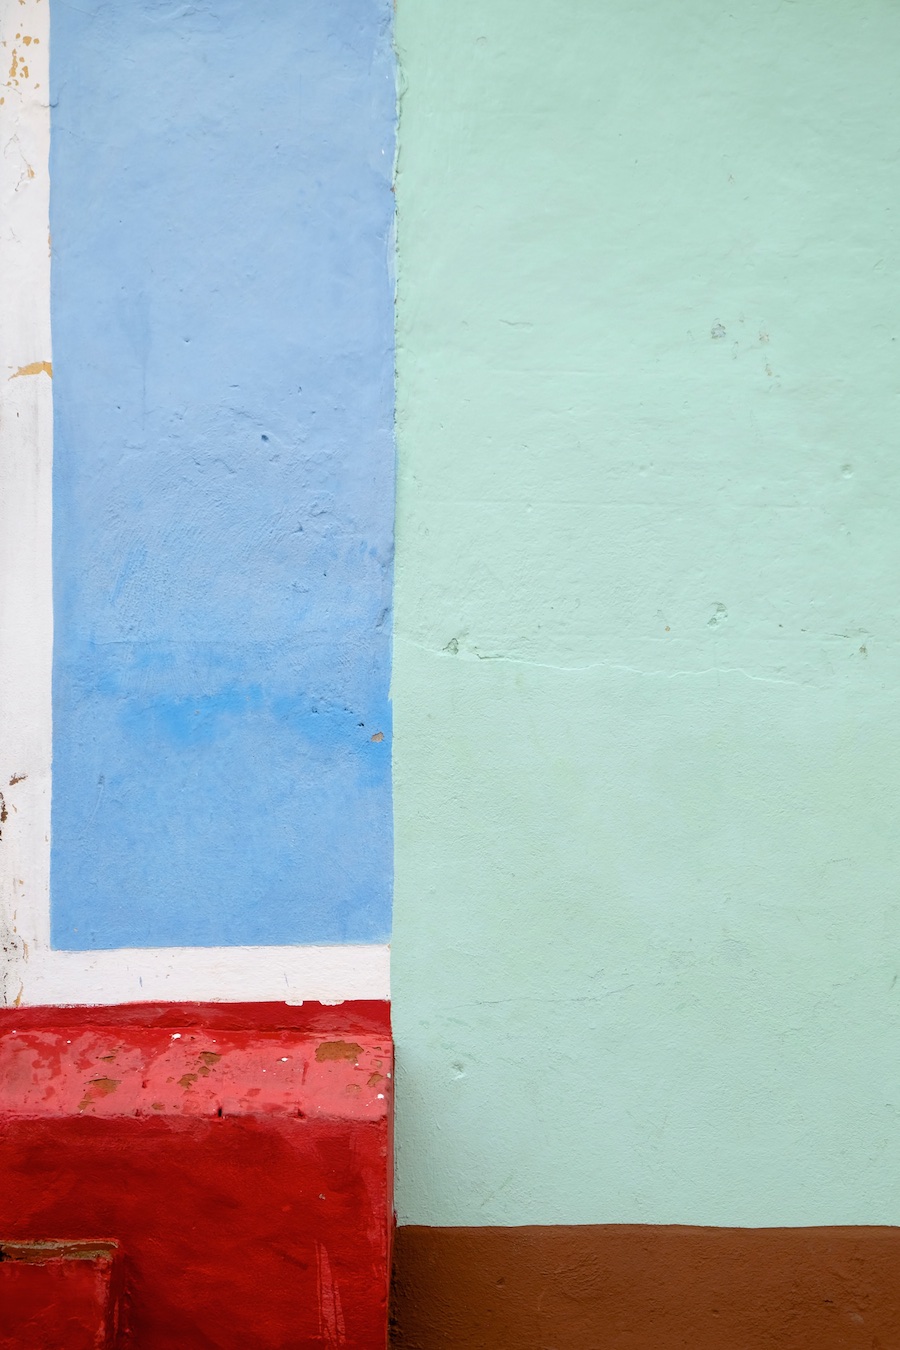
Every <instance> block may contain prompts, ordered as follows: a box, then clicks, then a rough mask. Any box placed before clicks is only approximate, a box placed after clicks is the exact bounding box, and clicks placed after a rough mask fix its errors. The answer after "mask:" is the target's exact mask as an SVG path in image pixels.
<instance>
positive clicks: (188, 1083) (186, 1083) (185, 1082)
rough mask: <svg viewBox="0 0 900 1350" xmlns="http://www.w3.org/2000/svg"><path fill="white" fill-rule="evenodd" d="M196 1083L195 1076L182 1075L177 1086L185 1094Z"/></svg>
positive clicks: (189, 1074) (192, 1074)
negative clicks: (182, 1089)
mask: <svg viewBox="0 0 900 1350" xmlns="http://www.w3.org/2000/svg"><path fill="white" fill-rule="evenodd" d="M196 1081H197V1074H195V1073H183V1074H182V1075H181V1077H180V1078H179V1080H178V1086H179V1087H182V1088H184V1090H185V1092H187V1090H188V1088H192V1087H193V1086H194V1084H195V1083H196Z"/></svg>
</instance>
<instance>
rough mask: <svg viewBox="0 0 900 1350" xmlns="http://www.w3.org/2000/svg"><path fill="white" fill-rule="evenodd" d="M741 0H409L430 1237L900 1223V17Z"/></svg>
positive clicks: (412, 1001)
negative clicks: (476, 1226) (517, 1226)
mask: <svg viewBox="0 0 900 1350" xmlns="http://www.w3.org/2000/svg"><path fill="white" fill-rule="evenodd" d="M733 10H734V12H733V13H730V12H728V8H727V7H723V6H722V5H721V4H720V3H718V0H687V2H686V3H682V4H679V5H672V4H670V3H666V2H665V0H644V2H643V3H637V4H633V5H627V6H622V5H617V4H613V3H611V0H567V3H565V4H562V5H557V6H547V5H545V4H537V3H534V2H533V0H457V2H456V3H454V4H449V5H448V4H444V3H438V0H414V2H413V0H406V3H403V0H401V3H400V5H399V7H398V19H397V34H398V43H399V49H400V55H401V60H402V69H403V94H402V105H401V106H402V116H401V150H400V160H399V176H398V202H399V230H400V232H399V239H400V271H399V310H398V325H399V327H398V380H399V405H398V419H399V473H400V478H399V506H398V521H397V531H398V553H397V573H396V605H397V615H396V645H395V664H394V689H393V693H394V707H395V716H396V723H395V726H396V744H395V768H396V780H395V781H396V802H395V806H396V831H397V835H396V908H395V940H394V957H393V983H394V1000H395V1002H394V1015H395V1025H396V1035H397V1044H398V1054H399V1063H400V1076H399V1080H398V1090H399V1102H398V1112H399V1117H398V1127H399V1143H398V1149H399V1170H398V1179H397V1180H398V1206H399V1212H400V1217H401V1220H402V1221H404V1222H420V1223H438V1224H453V1223H459V1224H472V1223H480V1222H483V1223H486V1224H487V1223H500V1224H502V1223H524V1222H539V1223H549V1222H601V1221H632V1222H634V1221H646V1222H690V1223H709V1224H763V1225H767V1224H803V1223H834V1222H847V1223H858V1222H862V1223H879V1222H887V1223H897V1222H900V1179H898V1177H897V1173H896V1168H894V1167H893V1161H892V1160H893V1157H894V1154H895V1153H896V1150H897V1147H898V1145H900V1129H898V1115H900V1057H898V1053H897V1045H898V1043H900V1040H898V1037H900V1017H898V1009H900V979H898V974H900V882H898V879H900V835H898V828H897V800H898V778H900V772H898V765H900V732H898V719H897V714H896V693H895V691H896V688H897V684H898V677H900V660H898V650H897V636H898V632H900V627H898V617H900V616H898V586H897V578H898V576H900V530H898V526H897V521H898V506H900V501H898V498H900V455H898V435H900V418H898V410H900V403H898V393H900V374H898V371H900V352H898V342H897V338H898V332H900V322H898V273H900V249H898V244H900V238H898V224H900V190H898V182H900V179H898V172H900V164H898V158H900V142H898V138H897V127H898V126H900V81H898V80H897V77H896V59H895V57H896V52H897V51H898V50H900V10H897V8H896V6H894V5H893V4H888V3H878V2H877V0H857V2H856V3H850V2H849V0H848V2H847V3H834V4H830V5H824V6H823V5H821V4H817V3H813V0H800V2H799V3H792V4H788V3H775V2H774V0H772V2H771V3H769V2H767V3H763V0H747V2H746V3H743V4H741V5H739V6H734V7H733Z"/></svg>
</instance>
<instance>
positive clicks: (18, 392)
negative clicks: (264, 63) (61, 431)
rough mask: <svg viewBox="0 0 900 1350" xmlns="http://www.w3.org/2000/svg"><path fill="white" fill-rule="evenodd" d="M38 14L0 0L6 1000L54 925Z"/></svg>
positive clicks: (33, 4) (43, 87) (0, 755)
mask: <svg viewBox="0 0 900 1350" xmlns="http://www.w3.org/2000/svg"><path fill="white" fill-rule="evenodd" d="M47 10H48V5H47V3H46V0H25V3H24V4H20V3H19V0H0V39H2V41H3V44H4V45H3V46H2V47H0V53H2V65H0V72H2V73H0V98H2V99H3V103H2V105H0V297H2V302H0V588H2V589H0V792H2V793H3V796H4V802H5V813H6V820H5V821H4V822H3V823H2V825H0V829H2V839H0V938H2V944H3V947H4V949H5V951H4V960H3V962H2V965H0V1000H2V999H3V998H4V997H5V999H6V1000H8V1001H10V1002H11V1001H14V1000H15V999H16V998H17V997H20V996H21V994H22V992H23V987H24V984H25V982H26V978H27V977H26V974H25V966H26V964H27V963H26V960H25V955H26V951H27V953H28V958H29V960H30V959H31V958H33V957H34V956H36V955H37V952H38V951H39V949H41V948H46V947H48V946H49V929H50V922H49V919H50V910H49V877H50V753H51V743H50V726H51V721H50V718H51V711H50V671H51V660H52V653H53V605H52V576H51V568H50V557H51V552H50V550H51V539H50V508H51V499H50V494H51V479H50V469H51V462H52V451H53V404H52V395H51V388H52V385H51V378H50V374H49V370H48V369H47V368H45V365H44V363H48V366H49V362H50V359H51V353H50V246H49V245H50V241H49V231H50V213H49V208H50V180H49V169H48V163H47V158H48V153H49V149H50V107H49V102H48V98H49V92H50V91H49V83H48V80H49V75H48V72H49V62H48V45H49V44H48V38H49V28H50V23H49V15H48V12H47ZM17 34H18V35H19V36H18V37H17V36H16V35H17ZM26 37H28V38H30V39H31V41H30V42H28V43H26V42H25V41H24V39H25V38H26ZM3 813H4V812H3V811H0V815H2V814H3Z"/></svg>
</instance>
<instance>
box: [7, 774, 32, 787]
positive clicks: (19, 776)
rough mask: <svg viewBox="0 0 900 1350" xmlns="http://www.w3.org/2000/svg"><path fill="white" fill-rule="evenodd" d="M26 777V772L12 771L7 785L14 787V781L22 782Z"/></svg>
mask: <svg viewBox="0 0 900 1350" xmlns="http://www.w3.org/2000/svg"><path fill="white" fill-rule="evenodd" d="M27 777H28V774H27V773H14V774H13V776H12V778H11V779H10V780H9V786H10V787H15V786H16V783H24V782H25V779H26V778H27Z"/></svg>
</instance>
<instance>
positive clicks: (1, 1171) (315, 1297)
mask: <svg viewBox="0 0 900 1350" xmlns="http://www.w3.org/2000/svg"><path fill="white" fill-rule="evenodd" d="M392 1088H393V1059H392V1045H391V1034H390V1016H389V1008H388V1005H387V1004H383V1003H369V1002H366V1003H363V1002H354V1003H343V1004H341V1005H339V1006H337V1007H325V1006H323V1005H320V1004H304V1005H303V1006H301V1007H297V1008H292V1007H287V1006H285V1005H282V1004H243V1005H233V1004H231V1005H229V1004H203V1005H201V1004H194V1005H183V1004H179V1005H148V1004H140V1005H133V1006H128V1007H117V1008H31V1009H9V1010H3V1011H2V1012H0V1236H2V1237H3V1238H4V1239H5V1240H6V1245H7V1248H8V1249H9V1250H12V1249H13V1246H12V1244H16V1243H18V1244H23V1243H35V1242H46V1241H48V1240H55V1241H57V1242H62V1241H64V1242H68V1243H70V1244H71V1243H75V1244H77V1243H78V1242H82V1243H83V1242H94V1244H95V1246H96V1238H97V1235H98V1234H102V1235H103V1237H104V1239H106V1240H107V1241H108V1242H110V1243H117V1244H118V1248H119V1250H120V1252H121V1268H122V1279H123V1293H122V1300H121V1317H122V1326H121V1329H120V1331H119V1336H118V1340H117V1341H116V1342H115V1343H116V1344H117V1345H121V1346H125V1347H133V1350H144V1348H145V1350H158V1347H160V1346H164V1345H165V1346H173V1347H174V1346H178V1347H179V1350H195V1348H196V1350H200V1347H204V1350H208V1347H210V1346H216V1347H219V1348H220V1350H238V1347H240V1348H241V1350H246V1347H247V1346H251V1345H252V1346H253V1347H254V1350H285V1347H291V1348H292V1350H306V1347H309V1348H310V1350H312V1348H313V1347H316V1348H321V1350H326V1348H327V1350H333V1347H340V1346H351V1347H354V1350H376V1348H377V1350H384V1347H385V1344H386V1339H387V1298H388V1282H389V1271H390V1245H391V1235H392V1226H393V1213H392V1165H391V1154H392V1098H393V1094H392ZM97 1259H98V1260H99V1257H98V1258H97ZM15 1264H19V1265H23V1264H25V1263H23V1262H21V1261H20V1262H18V1263H17V1262H12V1261H10V1262H0V1272H3V1274H2V1276H0V1281H2V1279H3V1278H7V1279H9V1280H13V1279H14V1278H15V1276H12V1275H10V1276H6V1274H5V1269H4V1268H5V1267H6V1266H7V1265H8V1266H10V1267H12V1266H13V1265H15ZM59 1264H65V1265H66V1269H67V1270H68V1269H69V1268H71V1267H73V1266H74V1265H75V1261H74V1260H73V1259H70V1260H68V1263H66V1262H61V1263H60V1262H57V1265H59ZM19 1278H20V1279H21V1278H24V1279H25V1280H26V1282H27V1277H22V1276H20V1277H19ZM46 1278H49V1277H46ZM54 1278H61V1275H59V1273H58V1272H56V1273H55V1274H54ZM68 1278H70V1279H73V1278H74V1277H73V1276H69V1277H68ZM110 1278H112V1277H110ZM76 1283H77V1281H76ZM4 1287H6V1286H5V1285H3V1284H2V1282H0V1290H2V1289H3V1288H4ZM23 1287H24V1285H23ZM34 1287H35V1288H37V1286H36V1285H35V1286H34ZM41 1287H42V1288H43V1289H44V1290H46V1289H48V1288H49V1287H50V1286H49V1284H47V1283H46V1282H45V1284H44V1285H43V1286H41ZM60 1288H62V1286H60ZM73 1288H74V1285H73ZM79 1296H80V1295H79ZM99 1297H100V1296H99V1294H98V1298H99ZM41 1298H44V1299H45V1301H46V1295H45V1294H41V1293H40V1291H38V1293H37V1294H36V1299H37V1300H38V1301H39V1300H40V1299H41ZM62 1311H63V1310H62V1307H61V1306H60V1308H59V1312H60V1315H62ZM97 1325H98V1326H99V1325H100V1324H99V1322H98V1323H97ZM104 1334H105V1333H104ZM97 1335H100V1333H99V1332H97ZM0 1337H2V1332H0ZM3 1344H5V1342H3V1341H2V1339H0V1345H3ZM9 1344H10V1345H12V1344H15V1345H16V1347H17V1350H19V1342H9ZM21 1344H22V1346H25V1345H26V1344H29V1345H30V1343H29V1342H25V1341H23V1342H22V1343H21ZM82 1344H91V1345H94V1344H96V1346H98V1347H105V1346H107V1345H108V1344H109V1345H111V1344H112V1342H111V1341H109V1340H107V1341H104V1340H103V1339H99V1340H96V1341H95V1342H90V1341H88V1342H82V1341H75V1340H73V1341H72V1345H73V1346H76V1345H77V1346H79V1347H80V1346H81V1345H82ZM57 1345H58V1346H59V1347H60V1350H63V1347H66V1350H68V1345H69V1342H68V1341H63V1340H58V1339H49V1340H46V1341H45V1343H44V1346H42V1350H49V1347H51V1346H53V1347H56V1346H57Z"/></svg>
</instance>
